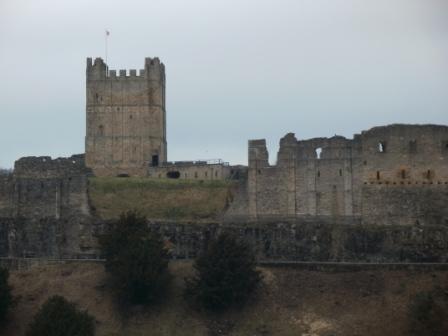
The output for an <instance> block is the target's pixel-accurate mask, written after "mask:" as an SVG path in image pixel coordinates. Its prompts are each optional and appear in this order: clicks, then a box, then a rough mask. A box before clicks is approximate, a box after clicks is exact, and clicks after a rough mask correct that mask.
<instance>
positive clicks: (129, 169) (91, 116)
mask: <svg viewBox="0 0 448 336" xmlns="http://www.w3.org/2000/svg"><path fill="white" fill-rule="evenodd" d="M86 75H87V83H86V84H87V99H86V121H87V125H86V165H87V166H88V167H89V168H92V170H93V172H94V173H95V175H97V176H116V175H119V174H128V175H133V176H145V175H146V174H147V170H148V167H149V166H158V165H159V163H162V162H165V161H166V160H167V145H166V111H165V66H164V65H163V63H161V62H160V60H159V59H158V58H146V59H145V68H144V69H143V70H140V71H139V73H138V74H137V71H136V70H130V71H129V73H127V71H126V70H120V71H119V73H118V74H117V73H116V71H115V70H110V71H108V67H107V65H106V64H105V63H104V61H103V60H102V59H101V58H96V59H95V61H94V62H93V64H92V59H91V58H87V72H86Z"/></svg>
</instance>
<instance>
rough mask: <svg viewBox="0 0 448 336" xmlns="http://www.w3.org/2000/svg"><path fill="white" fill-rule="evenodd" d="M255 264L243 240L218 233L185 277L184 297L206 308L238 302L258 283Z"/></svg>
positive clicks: (221, 307)
mask: <svg viewBox="0 0 448 336" xmlns="http://www.w3.org/2000/svg"><path fill="white" fill-rule="evenodd" d="M255 267H256V262H255V256H254V254H253V252H252V250H251V248H250V247H249V246H248V245H247V244H246V243H244V242H242V241H239V240H237V239H236V238H235V237H234V236H232V235H230V234H226V233H225V234H221V235H220V236H219V237H218V238H217V239H215V240H212V241H211V242H210V243H209V245H208V247H207V249H206V250H205V251H204V252H203V253H202V254H201V255H199V257H198V258H197V259H196V261H195V263H194V269H195V272H196V274H195V276H194V277H192V278H190V279H186V292H185V294H186V297H187V298H189V299H190V300H193V301H194V302H195V303H198V304H200V305H201V306H203V307H204V308H206V309H208V310H215V311H217V310H224V309H227V308H230V307H231V306H235V305H241V304H243V303H244V302H245V301H246V300H247V299H248V298H249V297H250V295H251V294H252V293H253V292H254V291H255V289H256V288H257V287H258V285H259V283H260V280H261V275H260V273H259V272H258V271H257V270H256V269H255Z"/></svg>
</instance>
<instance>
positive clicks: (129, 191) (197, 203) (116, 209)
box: [89, 177, 236, 220]
mask: <svg viewBox="0 0 448 336" xmlns="http://www.w3.org/2000/svg"><path fill="white" fill-rule="evenodd" d="M89 182H90V183H89V196H90V202H91V205H92V207H93V209H94V210H95V211H96V214H97V215H99V216H100V217H101V218H103V219H112V218H117V217H118V216H119V215H120V214H121V213H122V212H123V211H128V210H137V211H139V212H140V213H142V214H143V215H145V216H146V217H148V218H152V219H161V218H163V219H183V220H213V219H216V218H218V217H219V216H220V215H221V214H222V213H223V212H224V211H225V209H226V207H227V206H228V204H229V202H231V200H232V197H233V191H234V189H235V187H236V182H234V181H223V180H219V181H195V180H167V179H154V178H140V177H128V178H119V177H94V178H90V180H89Z"/></svg>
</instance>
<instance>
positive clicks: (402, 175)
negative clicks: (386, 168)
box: [401, 169, 406, 179]
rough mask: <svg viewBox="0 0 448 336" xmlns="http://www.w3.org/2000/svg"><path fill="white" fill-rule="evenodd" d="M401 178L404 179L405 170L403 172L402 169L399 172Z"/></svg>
mask: <svg viewBox="0 0 448 336" xmlns="http://www.w3.org/2000/svg"><path fill="white" fill-rule="evenodd" d="M401 178H402V179H405V178H406V170H404V169H402V170H401Z"/></svg>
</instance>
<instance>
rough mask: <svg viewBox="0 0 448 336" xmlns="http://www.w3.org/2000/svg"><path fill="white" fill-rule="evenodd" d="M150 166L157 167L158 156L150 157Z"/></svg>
mask: <svg viewBox="0 0 448 336" xmlns="http://www.w3.org/2000/svg"><path fill="white" fill-rule="evenodd" d="M151 165H152V166H153V167H157V166H158V165H159V156H158V155H153V156H152V160H151Z"/></svg>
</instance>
